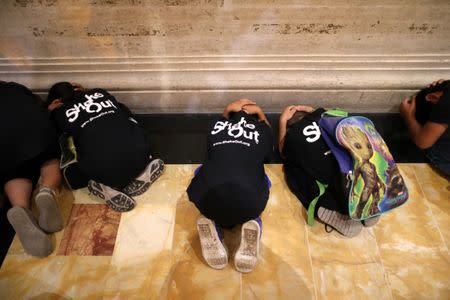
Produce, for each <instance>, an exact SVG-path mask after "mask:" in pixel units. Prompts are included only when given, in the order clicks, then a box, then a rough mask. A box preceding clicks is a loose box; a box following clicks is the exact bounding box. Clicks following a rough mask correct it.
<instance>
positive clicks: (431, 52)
mask: <svg viewBox="0 0 450 300" xmlns="http://www.w3.org/2000/svg"><path fill="white" fill-rule="evenodd" d="M449 21H450V2H449V1H447V0H430V1H424V0H397V1H396V0H392V1H388V0H371V1H344V0H334V1H333V0H317V1H314V0H303V1H293V0H279V1H275V0H149V1H145V0H80V1H77V0H15V1H13V0H3V1H2V4H1V9H0V26H1V28H2V30H1V32H0V80H8V81H10V80H11V81H17V82H20V83H23V84H25V85H27V86H29V87H31V88H32V89H34V90H35V91H37V92H38V93H41V94H42V95H45V91H46V90H47V89H48V88H49V86H50V85H51V84H52V83H54V82H56V81H61V80H70V81H77V82H80V83H82V84H83V85H85V86H87V87H104V88H107V89H109V90H110V91H112V92H113V93H114V94H115V95H117V98H118V99H119V100H121V101H123V102H124V103H126V104H128V105H129V106H130V107H131V108H132V109H133V110H134V111H136V112H140V113H145V112H210V111H221V110H222V109H223V106H224V105H225V103H226V102H228V101H229V100H233V99H234V98H237V97H249V98H253V99H255V100H256V101H257V102H258V103H259V104H260V105H261V106H263V108H265V110H266V111H273V112H275V111H279V110H280V109H281V108H282V107H283V106H284V105H286V104H292V103H297V102H298V103H305V104H312V105H315V106H317V105H321V106H328V107H331V106H340V107H343V108H346V109H348V110H350V111H380V112H387V111H394V110H396V106H397V105H398V103H399V102H400V101H401V99H402V98H403V97H404V96H405V95H408V94H410V93H412V92H414V91H415V90H417V89H418V88H420V87H422V86H424V85H425V84H427V83H429V82H430V81H432V80H435V79H438V78H450V30H449V29H450V25H449V24H450V22H449Z"/></svg>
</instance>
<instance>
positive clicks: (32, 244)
mask: <svg viewBox="0 0 450 300" xmlns="http://www.w3.org/2000/svg"><path fill="white" fill-rule="evenodd" d="M7 218H8V221H9V223H11V225H12V227H13V228H14V230H15V231H16V233H17V236H18V237H19V240H20V242H21V243H22V246H23V248H24V249H25V251H26V252H27V253H28V254H30V255H33V256H38V257H45V256H48V255H50V254H51V253H52V252H53V246H52V243H51V241H50V239H49V237H48V236H47V235H46V234H45V232H43V231H42V230H41V229H40V228H39V227H38V225H37V224H36V223H35V222H33V219H34V217H33V216H32V215H31V216H30V213H28V212H27V211H26V210H25V209H23V208H19V207H13V208H11V209H10V210H9V211H8V213H7Z"/></svg>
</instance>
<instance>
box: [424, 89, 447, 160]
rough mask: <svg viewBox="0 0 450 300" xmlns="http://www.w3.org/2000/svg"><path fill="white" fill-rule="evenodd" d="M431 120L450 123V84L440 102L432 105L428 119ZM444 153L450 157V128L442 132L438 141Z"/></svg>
mask: <svg viewBox="0 0 450 300" xmlns="http://www.w3.org/2000/svg"><path fill="white" fill-rule="evenodd" d="M428 120H429V121H430V122H434V123H439V124H446V125H447V126H448V125H449V123H450V85H449V88H446V89H444V93H443V95H442V97H441V99H440V100H439V102H438V103H436V104H432V105H431V112H430V116H429V119H428ZM436 144H438V145H439V149H440V151H441V152H443V153H442V154H443V155H445V156H446V157H447V158H450V129H449V128H448V127H447V130H446V131H445V132H444V133H443V134H442V136H441V137H440V138H439V139H438V140H437V141H436Z"/></svg>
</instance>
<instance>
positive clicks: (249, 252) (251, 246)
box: [234, 218, 262, 273]
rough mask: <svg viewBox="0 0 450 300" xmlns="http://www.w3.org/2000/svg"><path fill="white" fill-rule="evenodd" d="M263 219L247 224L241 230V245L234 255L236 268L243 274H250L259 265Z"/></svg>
mask: <svg viewBox="0 0 450 300" xmlns="http://www.w3.org/2000/svg"><path fill="white" fill-rule="evenodd" d="M261 228H262V223H261V219H260V218H257V219H255V220H250V221H248V222H245V223H244V224H243V225H242V228H241V243H240V245H239V247H238V250H237V251H236V254H235V255H234V266H235V267H236V270H238V271H239V272H241V273H248V272H251V271H253V270H254V269H255V267H256V264H257V263H258V257H259V248H260V239H261Z"/></svg>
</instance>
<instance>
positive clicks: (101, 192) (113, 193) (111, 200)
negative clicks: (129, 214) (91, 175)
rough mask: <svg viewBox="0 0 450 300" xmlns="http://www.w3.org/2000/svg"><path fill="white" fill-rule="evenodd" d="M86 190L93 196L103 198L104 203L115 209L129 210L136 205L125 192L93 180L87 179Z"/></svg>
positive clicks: (120, 210)
mask: <svg viewBox="0 0 450 300" xmlns="http://www.w3.org/2000/svg"><path fill="white" fill-rule="evenodd" d="M88 190H89V192H90V193H92V194H93V195H94V196H97V197H99V198H101V199H103V200H105V201H106V205H108V207H109V208H111V209H113V210H115V211H119V212H125V211H130V210H132V209H133V208H134V207H135V206H136V201H134V199H133V198H131V197H130V196H128V195H127V194H124V193H122V192H121V191H118V190H115V189H113V188H111V187H109V186H107V185H104V184H102V183H99V182H96V181H94V180H89V182H88Z"/></svg>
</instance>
